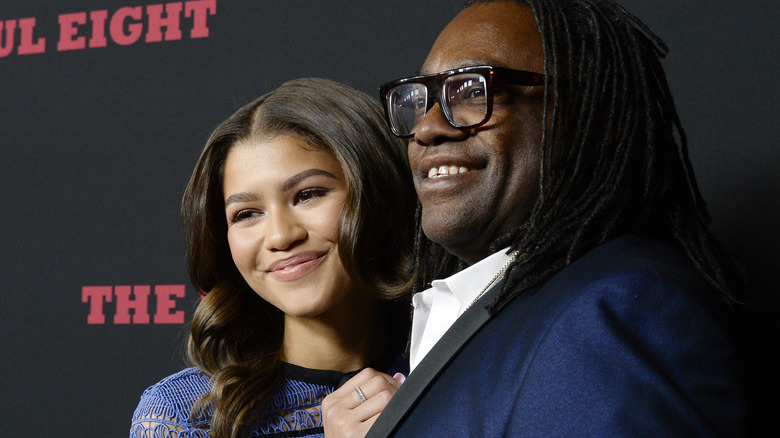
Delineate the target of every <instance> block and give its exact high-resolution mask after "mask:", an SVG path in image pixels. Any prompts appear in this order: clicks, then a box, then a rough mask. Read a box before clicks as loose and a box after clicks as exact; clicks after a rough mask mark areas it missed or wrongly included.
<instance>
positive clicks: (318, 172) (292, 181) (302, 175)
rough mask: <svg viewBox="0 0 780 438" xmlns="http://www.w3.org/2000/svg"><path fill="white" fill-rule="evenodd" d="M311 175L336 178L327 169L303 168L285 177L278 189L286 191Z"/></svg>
mask: <svg viewBox="0 0 780 438" xmlns="http://www.w3.org/2000/svg"><path fill="white" fill-rule="evenodd" d="M312 176H326V177H328V178H333V179H335V180H338V178H337V177H336V175H334V174H332V173H330V172H328V171H327V170H323V169H317V168H314V169H308V170H304V171H302V172H299V173H296V174H295V175H293V176H291V177H290V178H287V180H285V181H284V182H283V183H281V184H280V185H279V190H280V191H282V192H286V191H288V190H290V189H292V188H293V187H295V186H297V185H298V184H299V183H300V182H301V181H303V180H305V179H306V178H310V177H312Z"/></svg>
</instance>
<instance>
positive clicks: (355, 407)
mask: <svg viewBox="0 0 780 438" xmlns="http://www.w3.org/2000/svg"><path fill="white" fill-rule="evenodd" d="M399 386H401V383H400V382H399V379H398V378H394V377H390V376H388V375H387V374H384V373H380V372H378V371H376V370H373V369H370V368H367V369H365V370H363V371H361V372H360V373H358V374H357V375H355V376H354V377H353V378H351V379H350V380H348V381H347V382H346V383H345V384H344V385H343V386H342V387H341V388H339V389H337V390H336V391H334V392H332V393H331V394H330V395H328V396H327V397H325V399H324V400H323V402H322V419H323V426H324V428H325V435H326V436H327V437H328V438H341V437H362V436H364V435H365V434H366V433H367V432H368V429H369V428H370V427H371V425H373V424H374V421H376V418H377V417H378V416H379V414H380V413H381V412H382V410H383V409H384V408H385V406H387V403H388V402H390V399H391V398H392V397H393V394H395V392H396V391H397V390H398V387H399ZM356 388H359V389H360V391H357V390H356ZM358 393H360V394H362V395H363V398H365V400H363V399H362V398H361V397H360V396H359V395H358Z"/></svg>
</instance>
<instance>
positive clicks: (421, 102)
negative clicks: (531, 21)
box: [379, 65, 545, 138]
mask: <svg viewBox="0 0 780 438" xmlns="http://www.w3.org/2000/svg"><path fill="white" fill-rule="evenodd" d="M544 80H545V75H543V74H541V73H532V72H528V71H524V70H514V69H511V68H502V67H491V66H486V65H482V66H476V67H463V68H458V69H455V70H450V71H445V72H442V73H436V74H432V75H424V76H413V77H411V78H404V79H398V80H395V81H392V82H388V83H386V84H384V85H382V86H381V87H379V94H380V98H381V100H382V105H383V106H384V107H385V116H386V117H387V122H388V123H389V124H390V129H391V130H392V131H393V134H395V135H396V136H398V137H401V138H409V137H413V136H414V131H415V128H416V127H417V125H418V124H419V123H420V122H421V121H422V119H423V117H425V114H426V113H427V112H428V110H430V109H431V108H432V107H433V104H434V100H436V101H437V102H439V106H441V110H442V112H443V113H444V117H446V118H447V121H448V122H449V123H450V125H452V126H454V127H456V128H463V129H465V128H473V127H476V126H479V125H482V124H484V123H485V122H487V121H488V120H489V119H490V114H491V112H492V111H493V82H494V81H500V82H504V83H508V84H515V85H526V86H538V85H544Z"/></svg>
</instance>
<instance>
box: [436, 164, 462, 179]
mask: <svg viewBox="0 0 780 438" xmlns="http://www.w3.org/2000/svg"><path fill="white" fill-rule="evenodd" d="M468 171H469V169H468V167H463V166H439V167H431V168H430V170H428V178H438V177H440V176H445V175H457V174H459V173H466V172H468Z"/></svg>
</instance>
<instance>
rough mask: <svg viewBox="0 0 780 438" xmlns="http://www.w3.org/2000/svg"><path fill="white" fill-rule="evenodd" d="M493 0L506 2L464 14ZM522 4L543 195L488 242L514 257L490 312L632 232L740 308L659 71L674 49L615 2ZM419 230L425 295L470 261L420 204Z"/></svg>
mask: <svg viewBox="0 0 780 438" xmlns="http://www.w3.org/2000/svg"><path fill="white" fill-rule="evenodd" d="M493 1H507V0H474V1H471V2H469V3H468V4H467V7H468V6H471V5H474V4H486V3H491V2H493ZM509 1H512V0H509ZM517 1H519V2H520V0H517ZM521 3H523V4H525V5H527V6H529V7H530V8H531V10H532V11H533V14H534V17H535V19H536V23H537V26H538V29H539V32H540V34H541V36H542V40H543V48H544V56H545V71H544V73H545V74H546V75H547V78H548V79H547V80H548V83H547V85H548V87H546V91H545V123H544V126H545V128H544V132H543V135H542V148H543V153H542V163H541V168H542V171H541V179H540V181H539V188H540V190H539V193H540V195H539V198H538V200H537V201H536V203H535V205H534V206H533V208H532V210H531V212H530V215H529V217H528V219H527V220H526V221H525V222H524V223H523V224H521V225H520V226H518V227H516V228H514V229H512V230H511V231H510V232H509V233H507V234H506V235H504V236H501V237H500V238H498V239H497V240H496V241H495V242H493V244H492V246H491V250H493V251H497V250H499V249H500V248H504V247H506V246H509V247H510V249H512V250H518V255H517V257H516V259H515V261H514V262H513V263H512V265H511V266H510V267H509V270H508V274H507V281H506V282H504V287H503V290H502V293H501V294H500V295H499V296H498V298H496V300H495V301H494V302H493V303H492V304H491V306H490V310H491V311H494V310H496V309H497V308H498V307H500V306H501V305H502V304H504V303H506V302H507V301H509V300H510V299H511V298H513V297H514V296H516V295H518V294H521V293H523V292H525V291H528V290H529V289H530V288H532V287H534V286H536V285H539V284H540V283H542V282H543V281H545V280H546V279H548V278H549V277H551V276H552V275H553V274H555V273H557V272H558V271H560V270H561V269H563V268H564V267H566V266H567V265H569V264H571V263H572V262H573V261H574V260H576V259H577V258H579V257H580V256H582V255H583V254H585V253H586V252H588V251H589V250H591V249H593V248H594V247H596V246H598V245H599V244H601V243H604V242H605V241H607V240H609V239H611V238H613V237H616V236H619V235H625V234H638V235H644V236H648V237H652V238H655V239H660V240H664V241H668V242H670V243H672V244H674V245H676V246H677V247H678V248H680V249H681V250H682V251H683V252H684V253H685V254H686V255H687V257H688V258H689V259H690V260H691V262H692V263H693V264H694V265H695V267H696V269H697V270H698V271H699V273H700V274H701V275H702V276H703V277H704V278H705V279H706V280H707V281H708V282H709V284H710V285H711V286H712V288H713V289H714V291H715V293H717V294H718V295H719V297H720V299H721V300H723V301H725V302H726V303H727V304H729V305H733V304H734V303H737V302H738V301H739V297H738V294H737V290H738V288H739V284H740V283H741V273H740V272H739V270H738V269H737V268H736V266H735V265H734V264H733V262H732V261H731V259H729V258H728V257H727V256H725V255H724V254H723V252H722V250H721V249H720V246H719V245H718V243H717V242H716V240H715V238H714V237H713V236H712V234H711V233H710V232H709V231H708V229H707V225H708V223H709V222H710V217H709V215H708V213H707V209H706V206H705V203H704V200H703V199H702V196H701V194H700V192H699V189H698V187H697V183H696V179H695V177H694V174H693V169H692V166H691V163H690V160H689V158H688V149H687V144H686V137H685V133H684V131H683V129H682V126H681V124H680V120H679V117H678V115H677V111H676V109H675V106H674V102H673V100H672V96H671V94H670V91H669V86H668V84H667V82H666V77H665V74H664V71H663V69H662V67H661V63H660V59H661V58H663V57H664V56H665V55H666V53H667V51H668V49H667V47H666V46H665V45H664V43H663V42H662V41H661V40H660V39H659V38H658V37H657V36H656V35H654V34H653V33H652V32H651V31H650V29H648V28H647V27H646V26H645V25H644V24H643V23H642V22H641V21H640V20H639V19H638V18H636V17H635V16H634V15H632V14H631V13H630V12H628V11H627V10H626V9H624V8H623V7H622V6H620V5H618V4H616V3H615V2H613V1H611V0H556V1H550V0H525V1H522V2H521ZM417 224H418V232H417V237H416V244H415V246H416V255H415V257H416V260H415V262H416V265H417V266H419V267H420V269H419V270H418V271H417V272H416V274H415V278H414V289H415V291H420V290H423V289H425V288H426V287H427V285H428V283H429V282H430V281H431V280H433V279H434V278H442V277H447V276H449V275H452V274H453V273H454V272H456V271H458V270H460V269H462V268H464V267H465V265H464V263H463V262H462V261H460V260H458V259H457V258H456V257H455V256H453V255H451V254H448V253H447V252H446V251H445V250H444V249H443V248H442V247H441V246H439V245H438V244H436V243H433V242H431V241H430V240H428V239H427V238H426V237H425V236H424V234H423V232H422V227H421V207H420V205H418V208H417Z"/></svg>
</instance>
